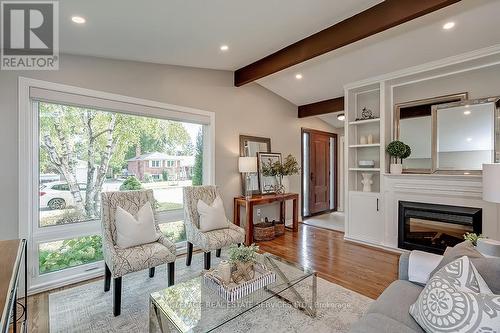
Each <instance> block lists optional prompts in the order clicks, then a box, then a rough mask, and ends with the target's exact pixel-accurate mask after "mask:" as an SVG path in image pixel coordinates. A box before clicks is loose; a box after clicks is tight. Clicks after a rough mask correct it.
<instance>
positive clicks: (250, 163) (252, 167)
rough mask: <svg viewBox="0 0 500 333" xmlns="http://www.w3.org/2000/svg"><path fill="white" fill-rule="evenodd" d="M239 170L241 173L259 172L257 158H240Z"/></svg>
mask: <svg viewBox="0 0 500 333" xmlns="http://www.w3.org/2000/svg"><path fill="white" fill-rule="evenodd" d="M238 169H239V170H240V172H257V157H240V159H239V160H238Z"/></svg>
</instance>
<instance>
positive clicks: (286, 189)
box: [281, 176, 290, 193]
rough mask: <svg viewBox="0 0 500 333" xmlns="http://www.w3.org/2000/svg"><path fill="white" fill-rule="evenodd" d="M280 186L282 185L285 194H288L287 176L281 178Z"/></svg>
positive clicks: (288, 181)
mask: <svg viewBox="0 0 500 333" xmlns="http://www.w3.org/2000/svg"><path fill="white" fill-rule="evenodd" d="M281 185H283V190H284V191H285V193H290V178H288V176H283V177H282V178H281Z"/></svg>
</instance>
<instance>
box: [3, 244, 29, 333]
mask: <svg viewBox="0 0 500 333" xmlns="http://www.w3.org/2000/svg"><path fill="white" fill-rule="evenodd" d="M26 249H27V246H26V240H25V239H15V240H5V241H0V267H1V269H0V311H2V317H1V320H0V332H1V333H6V332H9V327H10V325H12V328H11V330H12V332H13V333H17V332H25V331H26V328H27V327H26V318H27V299H28V293H27V292H28V289H27V287H26V284H25V286H24V290H23V294H24V299H23V303H24V304H22V305H21V307H22V308H23V310H24V313H22V314H21V315H20V316H18V313H17V305H18V301H17V293H18V288H19V278H20V269H21V266H23V265H24V276H28V274H27V270H26V269H27V267H28V265H27V260H26V258H27V257H26V256H27V254H26ZM20 317H21V318H23V320H22V321H21V322H20V323H18V320H19V319H20ZM18 324H20V327H18V326H17V325H18Z"/></svg>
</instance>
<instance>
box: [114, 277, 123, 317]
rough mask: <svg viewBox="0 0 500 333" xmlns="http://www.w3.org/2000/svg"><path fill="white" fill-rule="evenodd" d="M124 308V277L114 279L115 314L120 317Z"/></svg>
mask: <svg viewBox="0 0 500 333" xmlns="http://www.w3.org/2000/svg"><path fill="white" fill-rule="evenodd" d="M121 308H122V277H121V276H120V277H117V278H114V281H113V314H114V315H115V317H116V316H119V315H120V313H121Z"/></svg>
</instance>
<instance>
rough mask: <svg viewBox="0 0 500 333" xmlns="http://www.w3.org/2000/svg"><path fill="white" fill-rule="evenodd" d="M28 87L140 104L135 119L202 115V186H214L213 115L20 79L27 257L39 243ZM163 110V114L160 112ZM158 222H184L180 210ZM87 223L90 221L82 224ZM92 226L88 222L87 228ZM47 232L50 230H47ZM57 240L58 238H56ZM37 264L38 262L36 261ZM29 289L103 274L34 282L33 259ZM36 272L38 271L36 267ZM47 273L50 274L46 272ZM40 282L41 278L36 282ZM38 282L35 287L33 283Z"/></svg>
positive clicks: (84, 272) (86, 269)
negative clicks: (36, 239) (35, 232)
mask: <svg viewBox="0 0 500 333" xmlns="http://www.w3.org/2000/svg"><path fill="white" fill-rule="evenodd" d="M30 88H41V89H47V90H52V91H56V92H63V93H71V94H78V95H82V96H88V97H93V98H101V99H106V100H110V101H117V102H123V103H130V104H135V105H143V106H146V107H149V108H147V109H148V111H149V112H148V113H146V112H144V111H142V112H141V111H140V110H138V111H137V112H134V114H136V115H138V116H147V117H156V118H165V112H164V111H165V110H170V111H174V112H181V113H186V114H189V115H192V116H196V115H201V116H205V117H208V118H209V119H210V125H204V131H203V135H204V140H206V141H205V142H208V144H206V145H204V151H203V156H204V168H203V179H204V184H206V185H212V184H215V113H214V112H211V111H205V110H199V109H194V108H189V107H184V106H178V105H173V104H166V103H161V102H156V101H151V100H146V99H140V98H135V97H129V96H124V95H118V94H112V93H107V92H102V91H97V90H91V89H86V88H81V87H76V86H70V85H65V84H59V83H53V82H48V81H42V80H36V79H31V78H25V77H19V80H18V108H19V147H18V148H19V161H18V165H19V175H20V176H19V196H18V214H19V225H18V227H19V229H18V230H19V237H20V238H25V239H27V240H28V241H29V243H28V258H30V257H31V258H33V256H34V255H36V254H37V253H38V250H37V247H38V244H33V243H34V242H32V241H31V239H32V238H31V237H32V235H33V226H34V225H36V226H37V225H38V222H37V223H36V224H35V223H33V221H36V220H37V218H38V212H37V209H26V208H27V207H38V187H37V185H38V177H39V175H38V169H37V168H38V163H37V157H38V156H37V155H38V154H37V152H38V148H39V147H38V145H39V142H38V137H37V134H38V114H35V113H36V112H35V110H34V109H33V107H32V102H31V100H30ZM162 110H163V112H162ZM128 113H130V112H128ZM158 216H159V219H160V220H162V222H164V221H167V220H169V221H174V220H175V219H177V221H178V220H179V219H183V218H184V214H183V211H181V210H179V211H172V212H162V213H159V215H158ZM85 223H89V222H85ZM91 223H95V221H93V222H90V223H89V227H90V224H91ZM47 231H49V230H47ZM56 237H57V236H56ZM36 262H38V261H36ZM28 265H29V267H28V279H27V282H28V290H29V293H30V294H33V293H37V292H41V291H45V290H49V289H52V288H56V287H59V286H62V285H65V284H69V283H75V282H79V281H83V280H87V279H89V278H93V277H96V276H100V275H102V274H103V269H102V268H100V267H98V266H97V263H92V264H87V265H81V266H78V267H75V268H70V269H68V270H65V271H67V273H68V274H62V275H61V276H60V278H58V279H57V280H52V281H34V277H35V276H34V274H35V273H36V272H35V271H34V267H33V266H34V265H33V260H31V262H30V263H29V264H28ZM36 269H37V268H36ZM48 274H50V273H48ZM39 280H43V279H39ZM34 282H37V284H34Z"/></svg>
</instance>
